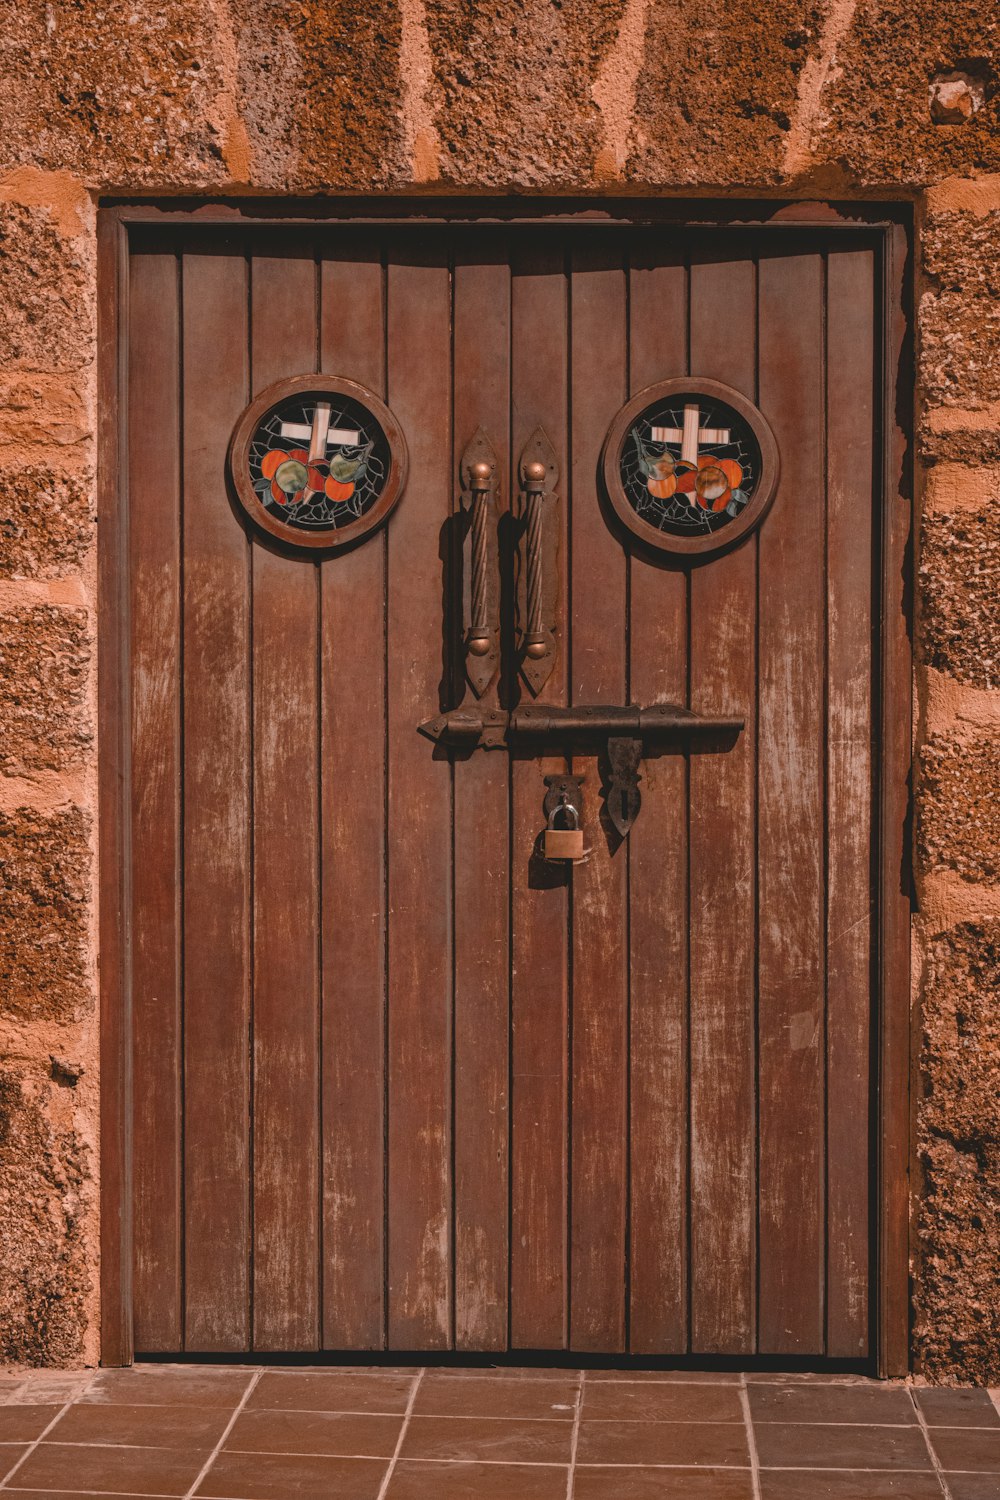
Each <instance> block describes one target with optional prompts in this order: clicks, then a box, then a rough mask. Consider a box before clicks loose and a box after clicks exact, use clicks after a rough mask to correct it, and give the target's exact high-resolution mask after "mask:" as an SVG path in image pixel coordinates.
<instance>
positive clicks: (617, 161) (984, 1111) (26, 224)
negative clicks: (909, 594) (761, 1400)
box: [0, 0, 1000, 1381]
mask: <svg viewBox="0 0 1000 1500" xmlns="http://www.w3.org/2000/svg"><path fill="white" fill-rule="evenodd" d="M0 25H2V27H3V33H4V36H5V79H4V85H5V87H4V106H3V112H2V123H0V458H2V462H0V693H2V700H3V704H2V711H0V974H2V980H3V983H2V985H0V1055H2V1058H3V1062H2V1065H0V1161H2V1166H3V1171H2V1174H0V1359H4V1358H5V1359H11V1360H18V1361H25V1362H28V1363H41V1364H44V1363H52V1364H59V1363H72V1362H74V1361H81V1360H82V1361H93V1360H94V1359H95V1358H96V1356H97V1351H98V1343H97V1317H98V1298H97V1289H96V1277H97V1266H98V1253H97V1235H98V1211H97V1193H96V1183H97V1180H98V1154H97V1153H98V1140H97V1130H96V1109H97V1098H98V1070H97V1034H96V1012H95V1005H96V965H97V955H96V939H95V933H96V910H95V889H96V887H95V873H96V866H95V843H94V829H95V822H96V812H97V809H96V774H95V754H96V747H95V738H94V701H95V700H94V692H95V662H94V621H95V611H96V596H95V567H94V490H93V473H94V458H95V453H94V434H95V421H96V406H95V369H94V322H95V318H94V309H95V230H96V204H97V201H98V199H99V197H100V195H101V194H104V193H113V192H120V191H135V192H142V193H149V194H171V193H174V194H176V193H181V192H183V193H187V194H198V195H223V194H230V195H232V194H241V193H244V194H245V193H248V192H252V193H261V194H284V193H293V192H294V193H301V194H307V193H316V192H320V193H322V192H351V193H365V192H370V191H384V190H402V189H414V188H417V189H420V190H423V191H427V192H442V191H448V192H451V193H455V192H462V191H469V190H475V189H479V190H485V191H490V192H503V193H506V192H508V191H511V190H519V191H533V190H543V189H544V190H547V191H552V192H564V191H565V192H588V191H600V192H609V191H615V190H626V189H627V190H631V191H641V190H649V191H655V192H663V193H692V192H699V193H705V194H708V195H716V196H722V195H725V196H749V195H754V194H763V195H772V196H774V195H782V194H787V195H789V196H794V197H812V198H816V197H824V196H838V195H839V196H844V197H850V196H854V195H861V196H869V197H879V196H906V197H912V198H913V199H915V200H916V203H917V219H918V266H917V305H918V320H917V345H918V355H919V371H918V380H919V385H918V441H917V456H918V511H919V517H920V519H919V523H918V526H919V529H918V536H917V547H918V558H919V571H918V580H917V582H918V588H917V616H918V621H917V630H918V634H917V652H918V672H917V714H916V722H915V727H916V734H917V739H918V763H917V764H918V770H917V780H916V798H917V830H918V834H917V848H918V869H917V890H918V898H919V910H918V913H917V917H916V922H915V929H914V973H915V989H914V1016H915V1022H914V1024H915V1027H918V1028H920V1031H921V1036H922V1054H921V1071H920V1089H919V1094H920V1098H919V1105H918V1112H917V1133H918V1143H917V1144H918V1152H919V1161H920V1164H921V1172H922V1180H921V1182H920V1184H919V1198H918V1201H917V1204H916V1213H915V1221H916V1230H917V1233H916V1241H917V1255H916V1259H915V1262H914V1288H915V1330H916V1333H915V1360H916V1361H917V1363H918V1365H919V1367H920V1368H921V1369H922V1370H923V1372H924V1373H925V1374H926V1375H927V1376H929V1377H930V1378H932V1379H942V1380H947V1379H955V1378H960V1377H968V1378H973V1379H987V1378H989V1379H991V1380H993V1381H1000V1325H998V1322H997V1312H996V1307H997V1303H998V1298H997V1294H996V1285H997V1278H998V1276H1000V1248H998V1246H1000V1233H998V1229H1000V1225H998V1219H997V1216H998V1207H997V1205H998V1203H1000V1116H998V1113H997V1105H996V1102H995V1101H996V1098H997V1095H998V1092H1000V1056H998V1044H1000V959H998V954H1000V883H998V881H1000V876H998V867H1000V859H998V852H997V844H998V834H1000V826H998V825H1000V814H998V811H997V806H998V782H1000V771H998V769H997V767H998V756H997V751H998V747H1000V604H998V598H1000V592H998V588H997V564H998V560H1000V521H998V515H1000V509H998V507H1000V300H998V297H997V292H998V281H1000V128H998V124H1000V122H998V119H997V111H998V101H997V99H996V98H995V90H996V87H997V79H998V73H1000V21H998V18H997V14H996V11H995V7H994V6H993V5H991V4H989V3H988V0H961V3H959V4H956V5H949V6H945V5H941V4H940V3H939V0H704V3H703V4H701V5H699V6H698V7H697V8H691V7H688V8H687V9H686V10H685V9H683V8H681V7H679V6H676V5H667V4H665V3H662V0H661V3H655V0H365V3H363V4H360V5H359V4H357V3H356V0H350V3H348V0H323V3H318V0H283V3H281V4H276V3H273V0H241V3H239V4H236V3H235V0H156V3H155V4H154V3H153V0H128V3H124V0H99V3H95V0H0ZM921 1017H922V1025H921Z"/></svg>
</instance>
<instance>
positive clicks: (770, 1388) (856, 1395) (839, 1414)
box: [748, 1385, 917, 1425]
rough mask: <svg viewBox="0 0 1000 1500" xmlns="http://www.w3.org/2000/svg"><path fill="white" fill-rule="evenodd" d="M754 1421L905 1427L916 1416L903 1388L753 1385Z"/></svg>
mask: <svg viewBox="0 0 1000 1500" xmlns="http://www.w3.org/2000/svg"><path fill="white" fill-rule="evenodd" d="M748 1394H749V1397H750V1412H751V1415H752V1416H753V1419H754V1421H755V1422H853V1423H859V1424H866V1423H873V1422H878V1423H890V1424H894V1425H899V1424H903V1425H909V1424H911V1423H914V1422H916V1420H917V1414H916V1412H915V1411H914V1409H913V1402H912V1401H911V1400H910V1393H909V1391H908V1390H906V1389H905V1387H903V1386H898V1385H897V1386H887V1385H753V1386H751V1387H750V1388H749V1392H748Z"/></svg>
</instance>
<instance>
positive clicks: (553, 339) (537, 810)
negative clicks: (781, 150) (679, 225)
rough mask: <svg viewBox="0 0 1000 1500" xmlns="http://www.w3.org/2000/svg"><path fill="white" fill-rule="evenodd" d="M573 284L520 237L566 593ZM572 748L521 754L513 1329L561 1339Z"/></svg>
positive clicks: (532, 385)
mask: <svg viewBox="0 0 1000 1500" xmlns="http://www.w3.org/2000/svg"><path fill="white" fill-rule="evenodd" d="M567 293H568V288H567V283H566V276H565V256H564V253H563V249H562V247H561V246H550V245H538V246H533V247H520V248H519V249H518V250H517V251H516V253H515V255H514V261H513V281H512V287H511V371H512V384H513V391H514V400H513V403H512V412H511V439H512V444H511V452H512V455H513V462H512V468H513V465H514V464H516V462H517V460H518V458H519V456H520V453H521V450H522V448H523V447H524V444H525V443H526V442H527V441H528V439H529V437H530V436H531V434H532V432H533V431H534V429H535V428H536V427H537V426H539V425H541V426H542V427H544V428H545V430H546V432H547V433H548V434H549V439H550V441H551V442H552V443H553V445H554V447H555V450H556V453H557V455H558V459H559V471H560V492H561V495H562V497H563V505H562V511H561V516H562V520H561V528H560V537H559V544H560V551H559V574H560V577H559V582H560V599H561V600H562V601H565V600H566V598H567V590H568V576H569V570H568V555H569V554H568V529H567V515H568V502H567V498H566V497H567V495H568V489H567V486H568V483H569V474H568V463H569V454H568V447H567V422H566V418H567V412H568V406H567V402H568V393H569V373H568V350H567V343H566V332H567V320H568V295H567ZM564 609H565V604H564V603H562V604H561V605H560V612H559V618H560V620H561V622H562V629H561V631H560V634H559V637H558V639H557V646H558V653H557V657H556V663H555V666H554V668H553V671H552V675H551V676H550V677H549V679H548V681H547V682H546V684H545V686H544V688H543V689H542V691H541V693H540V694H539V701H541V702H548V703H562V704H565V703H566V702H567V701H568V699H567V693H568V661H567V647H566V632H565V618H566V617H565V613H564V612H563V611H564ZM565 770H566V760H565V757H563V756H550V757H543V758H542V759H537V758H535V757H532V756H520V755H517V754H515V755H514V756H512V757H511V823H512V835H511V923H512V937H511V956H512V976H511V1059H512V1091H511V1114H512V1120H511V1168H510V1170H511V1250H510V1253H511V1264H510V1341H511V1346H512V1347H513V1348H515V1349H536V1348H541V1349H561V1348H564V1347H565V1345H566V1342H567V1339H568V1335H569V1328H568V1321H567V1319H568V1312H569V1281H568V1248H569V1242H568V1231H569V1207H568V1171H567V1163H568V1143H569V1083H568V1058H567V1038H568V1028H569V1015H568V967H569V960H568V941H567V921H568V913H569V901H568V889H567V884H566V881H567V877H566V876H565V875H562V874H561V873H559V872H553V871H551V870H549V869H547V867H546V866H545V865H544V864H543V863H541V862H540V860H539V859H538V858H537V856H536V854H535V841H536V839H537V838H538V835H539V832H540V831H541V828H542V801H543V799H544V796H545V781H544V777H545V775H546V774H547V773H551V774H558V773H559V772H562V771H565Z"/></svg>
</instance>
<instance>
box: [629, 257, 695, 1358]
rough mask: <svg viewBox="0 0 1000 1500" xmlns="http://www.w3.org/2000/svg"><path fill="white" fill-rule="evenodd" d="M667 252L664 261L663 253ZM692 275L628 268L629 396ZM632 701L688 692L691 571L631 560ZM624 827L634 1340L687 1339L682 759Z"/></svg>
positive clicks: (681, 312)
mask: <svg viewBox="0 0 1000 1500" xmlns="http://www.w3.org/2000/svg"><path fill="white" fill-rule="evenodd" d="M665 259H666V261H667V263H666V264H665V263H664V260H665ZM687 331H688V299H687V272H686V268H685V265H684V262H683V259H682V258H681V257H677V256H675V257H673V258H671V257H669V256H668V257H666V258H665V257H664V256H663V254H662V252H661V250H660V248H659V247H655V246H649V247H648V248H647V247H646V246H643V247H642V248H641V249H640V248H637V249H636V250H635V251H634V253H633V255H632V257H631V266H630V272H629V392H630V394H631V395H634V394H635V393H636V392H637V391H640V390H642V389H644V387H646V386H647V385H651V384H652V383H653V382H654V381H656V380H665V379H667V378H668V377H669V376H671V375H674V374H678V373H686V370H687V342H688V338H687ZM628 568H629V572H628V579H629V690H630V701H631V702H633V703H640V704H646V703H657V702H665V703H681V704H686V703H687V700H688V650H687V640H688V571H687V568H686V567H685V566H684V565H682V564H680V563H673V562H671V561H668V560H666V559H662V560H661V559H658V560H657V561H656V562H652V561H650V560H649V559H648V558H647V557H646V556H644V555H642V554H640V553H639V552H636V553H634V554H633V555H632V556H631V557H630V558H629V563H628ZM640 790H641V792H642V797H643V804H642V811H641V813H640V816H639V818H638V820H637V821H636V823H635V824H634V825H633V827H632V831H631V833H630V834H629V896H630V907H629V974H630V981H629V983H630V1007H629V1009H630V1042H631V1060H630V1080H631V1087H630V1123H629V1161H630V1178H629V1181H630V1220H629V1247H630V1255H629V1296H630V1303H629V1331H630V1337H629V1348H630V1350H631V1352H632V1353H633V1354H657V1353H662V1352H667V1353H676V1354H682V1353H684V1352H685V1350H686V1349H687V1343H688V1274H689V1271H688V881H687V869H688V830H687V817H686V816H678V809H679V808H684V807H686V805H687V796H688V792H687V763H686V760H685V757H684V756H683V755H661V756H657V757H648V758H647V759H646V762H645V765H644V767H643V781H642V783H641V787H640Z"/></svg>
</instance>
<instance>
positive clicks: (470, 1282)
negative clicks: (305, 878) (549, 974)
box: [452, 244, 510, 1349]
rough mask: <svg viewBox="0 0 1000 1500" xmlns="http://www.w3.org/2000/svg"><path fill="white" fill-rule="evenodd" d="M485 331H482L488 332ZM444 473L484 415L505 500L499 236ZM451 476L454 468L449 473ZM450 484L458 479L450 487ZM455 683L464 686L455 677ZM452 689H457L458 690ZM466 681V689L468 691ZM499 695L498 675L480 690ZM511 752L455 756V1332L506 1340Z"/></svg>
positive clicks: (462, 275)
mask: <svg viewBox="0 0 1000 1500" xmlns="http://www.w3.org/2000/svg"><path fill="white" fill-rule="evenodd" d="M484 334H485V336H484ZM454 347H455V371H454V382H455V405H454V434H453V439H454V446H453V454H452V473H453V475H455V476H457V475H458V471H459V463H460V461H461V456H462V450H463V449H464V447H465V445H466V443H467V442H468V441H469V439H470V438H471V437H472V435H473V433H474V432H475V431H476V428H477V427H479V426H482V427H483V428H484V429H485V431H486V432H487V433H488V434H489V437H490V439H491V441H492V443H493V445H494V447H495V448H496V450H497V455H498V458H499V462H500V469H499V473H498V475H497V485H496V496H497V507H498V513H500V514H503V513H506V512H507V510H508V497H509V493H510V488H509V479H508V461H507V446H508V440H509V433H510V357H509V347H510V268H509V262H508V258H507V253H506V246H505V245H501V246H499V247H496V246H495V247H494V248H493V249H487V247H486V246H485V245H484V244H480V245H479V246H477V247H473V248H470V249H468V250H463V251H460V252H459V253H458V254H457V255H456V263H455V335H454ZM453 483H456V484H457V478H456V480H454V481H453ZM456 494H457V490H456ZM459 693H460V689H459ZM459 693H456V697H458V696H459ZM472 696H473V694H472V690H471V688H470V689H467V690H466V697H467V698H468V699H471V698H472ZM481 701H482V702H483V703H484V704H485V705H487V706H496V705H497V703H498V690H497V686H496V685H494V687H492V688H491V689H490V690H489V691H488V693H487V694H486V696H485V698H484V699H483V700H481ZM507 772H508V762H507V756H506V755H505V754H504V753H502V752H501V753H484V752H480V753H479V754H476V755H473V756H471V757H470V758H469V759H464V760H456V762H455V773H454V774H455V1111H454V1120H455V1343H456V1347H457V1348H459V1349H506V1347H507V1264H508V1246H507V1131H508V1073H509V1028H510V951H509V934H508V903H509V889H510V888H509V868H508V866H509V826H508V802H509V793H508V774H507Z"/></svg>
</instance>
